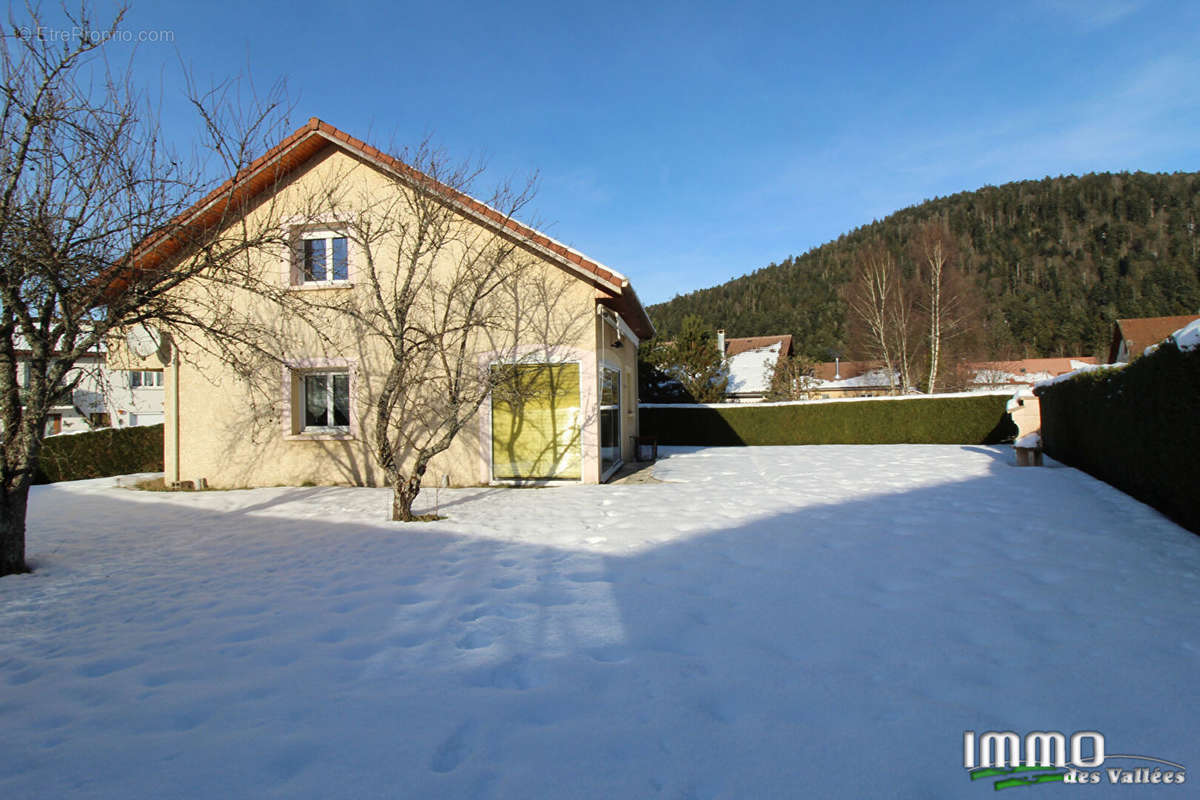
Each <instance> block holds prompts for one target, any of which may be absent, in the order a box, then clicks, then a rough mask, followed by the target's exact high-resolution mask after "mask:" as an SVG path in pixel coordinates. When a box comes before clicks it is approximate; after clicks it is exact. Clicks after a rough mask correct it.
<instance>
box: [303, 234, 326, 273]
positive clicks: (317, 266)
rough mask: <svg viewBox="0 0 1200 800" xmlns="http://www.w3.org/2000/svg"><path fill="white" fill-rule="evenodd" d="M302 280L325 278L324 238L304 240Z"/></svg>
mask: <svg viewBox="0 0 1200 800" xmlns="http://www.w3.org/2000/svg"><path fill="white" fill-rule="evenodd" d="M304 280H306V281H323V280H325V240H324V239H305V240H304Z"/></svg>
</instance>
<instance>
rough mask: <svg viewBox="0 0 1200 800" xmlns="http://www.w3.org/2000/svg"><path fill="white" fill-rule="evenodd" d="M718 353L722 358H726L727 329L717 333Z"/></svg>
mask: <svg viewBox="0 0 1200 800" xmlns="http://www.w3.org/2000/svg"><path fill="white" fill-rule="evenodd" d="M717 352H718V353H720V354H721V358H724V357H725V329H724V328H721V329H720V330H718V331H717Z"/></svg>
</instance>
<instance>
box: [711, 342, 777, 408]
mask: <svg viewBox="0 0 1200 800" xmlns="http://www.w3.org/2000/svg"><path fill="white" fill-rule="evenodd" d="M717 349H718V350H719V351H720V352H721V353H722V354H724V356H725V358H726V371H727V373H728V375H729V383H728V384H727V386H726V388H725V399H726V400H728V401H730V402H735V403H741V402H757V401H760V400H762V399H763V398H764V397H766V394H767V392H768V390H770V388H771V377H772V375H774V373H775V364H776V363H777V362H778V361H779V359H780V358H789V357H791V355H792V337H791V334H785V335H780V336H747V337H726V336H725V331H723V330H719V331H717Z"/></svg>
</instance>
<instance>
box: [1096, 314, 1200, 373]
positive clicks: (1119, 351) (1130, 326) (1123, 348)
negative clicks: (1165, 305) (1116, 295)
mask: <svg viewBox="0 0 1200 800" xmlns="http://www.w3.org/2000/svg"><path fill="white" fill-rule="evenodd" d="M1197 319H1200V316H1198V315H1196V314H1185V315H1183V316H1177V317H1135V318H1133V319H1119V320H1117V321H1116V322H1114V323H1113V334H1112V343H1111V344H1110V345H1109V348H1108V363H1109V364H1125V363H1128V362H1130V361H1132V360H1133V359H1135V358H1137V357H1138V356H1140V355H1141V354H1142V353H1143V351H1145V349H1146V348H1147V347H1149V346H1150V345H1153V344H1158V343H1159V342H1161V341H1162V340H1163V339H1166V338H1167V337H1168V336H1170V335H1171V334H1172V333H1174V332H1175V331H1177V330H1179V329H1180V328H1182V327H1183V326H1185V325H1187V324H1188V323H1189V322H1193V321H1195V320H1197Z"/></svg>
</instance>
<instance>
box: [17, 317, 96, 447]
mask: <svg viewBox="0 0 1200 800" xmlns="http://www.w3.org/2000/svg"><path fill="white" fill-rule="evenodd" d="M15 344H16V347H15V354H16V357H17V386H19V387H22V388H24V387H25V386H28V385H29V380H30V374H29V372H30V363H29V359H30V355H31V353H30V351H29V349H28V346H27V344H26V342H25V341H24V340H23V339H22V338H20V337H18V338H17V340H16V342H15ZM76 378H78V379H79V383H78V385H76V387H75V390H74V391H73V392H72V393H71V398H70V400H69V401H68V402H64V403H60V404H59V405H56V406H53V407H52V408H51V409H50V414H49V416H47V418H46V435H47V436H55V435H57V434H60V433H78V432H80V431H88V430H91V429H92V428H97V427H99V428H102V427H106V426H107V425H108V424H109V422H108V421H109V413H108V412H109V409H108V404H107V394H106V392H105V383H104V382H105V378H106V373H105V369H104V353H103V352H101V351H100V350H99V349H96V350H93V351H92V352H89V353H86V354H85V355H83V356H82V357H81V358H79V359H78V360H77V361H76V362H75V368H74V369H72V370H71V371H69V372H68V373H67V375H66V380H67V382H71V381H74V380H75V379H76Z"/></svg>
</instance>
